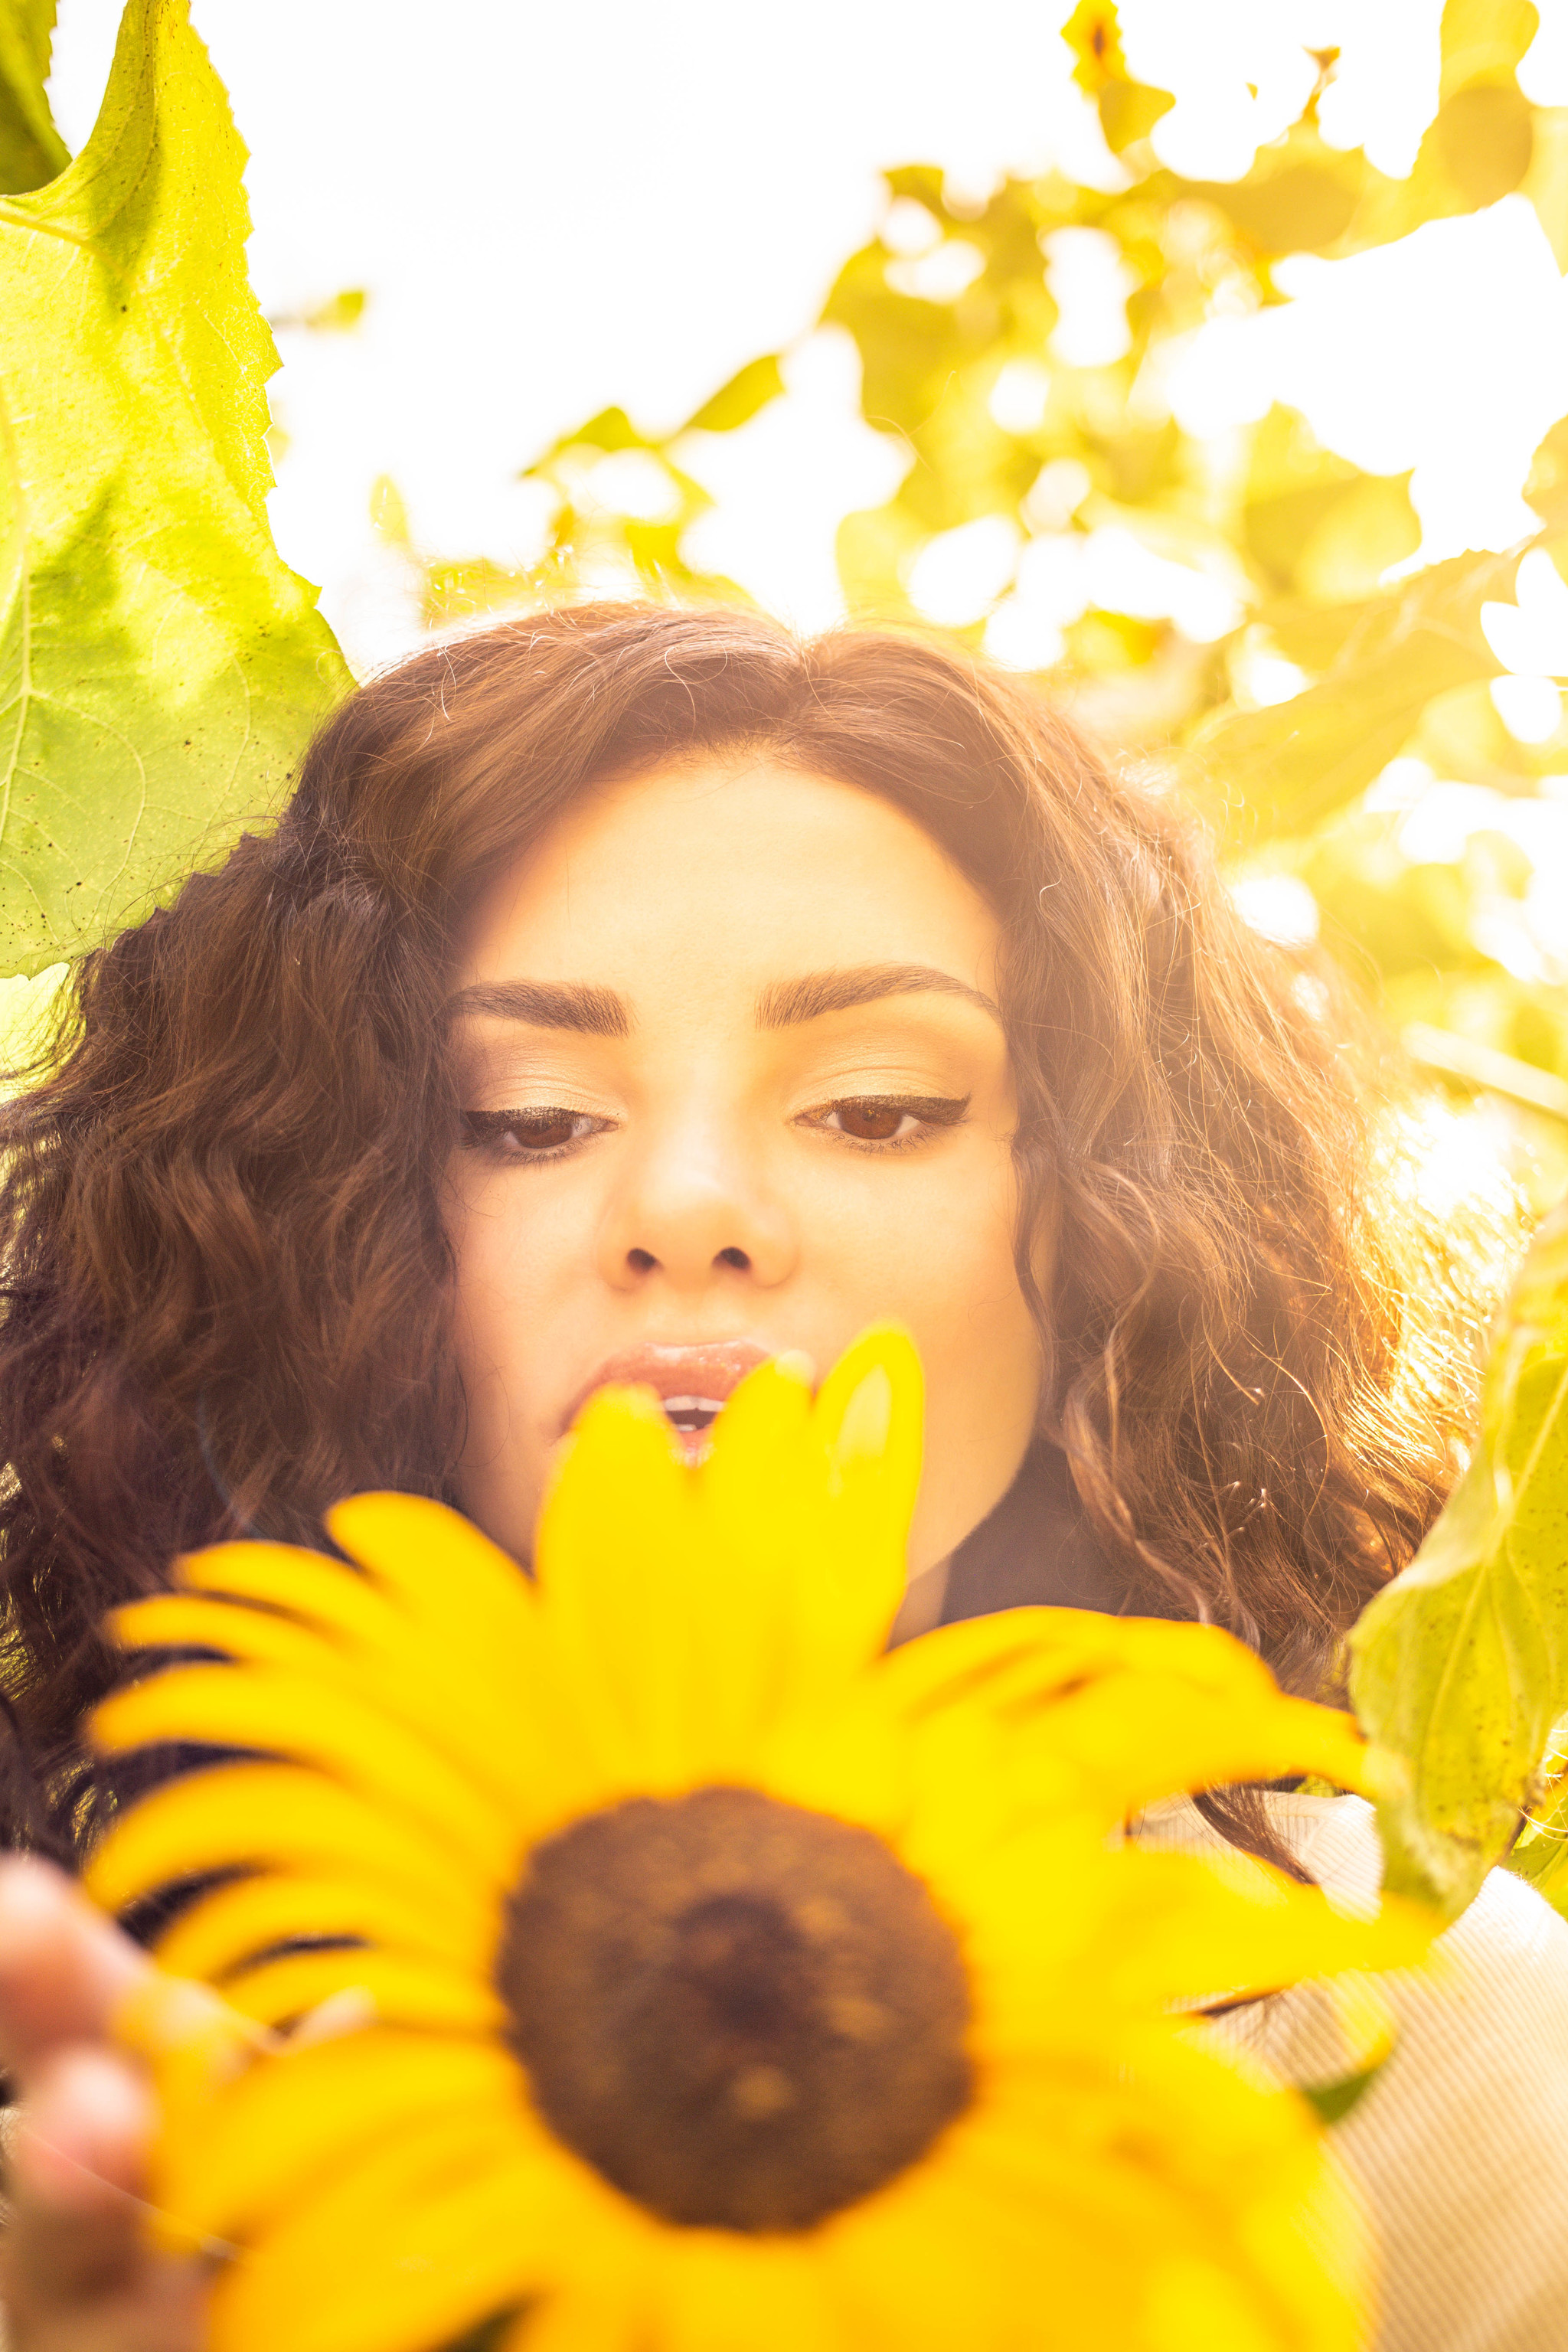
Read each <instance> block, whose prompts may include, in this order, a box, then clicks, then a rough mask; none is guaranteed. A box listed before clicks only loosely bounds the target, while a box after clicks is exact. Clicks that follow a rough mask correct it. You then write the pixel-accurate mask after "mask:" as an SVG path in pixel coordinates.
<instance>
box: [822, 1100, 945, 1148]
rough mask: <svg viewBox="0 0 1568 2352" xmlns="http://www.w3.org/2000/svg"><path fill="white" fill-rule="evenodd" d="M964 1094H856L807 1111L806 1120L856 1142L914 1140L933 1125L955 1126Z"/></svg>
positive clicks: (905, 1141)
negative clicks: (818, 1108)
mask: <svg viewBox="0 0 1568 2352" xmlns="http://www.w3.org/2000/svg"><path fill="white" fill-rule="evenodd" d="M968 1108H969V1097H968V1096H967V1095H963V1096H950V1095H855V1096H851V1097H844V1098H842V1099H840V1100H839V1101H837V1102H831V1103H824V1104H823V1106H822V1108H821V1109H820V1110H814V1111H808V1112H807V1113H806V1123H807V1124H808V1125H810V1126H812V1127H826V1129H829V1131H830V1132H831V1133H833V1134H836V1135H846V1136H847V1137H849V1139H851V1141H852V1142H855V1143H914V1142H918V1141H919V1140H920V1139H921V1137H923V1136H925V1135H928V1134H929V1133H930V1132H931V1129H933V1128H939V1127H956V1126H957V1125H958V1123H959V1121H960V1120H961V1119H962V1118H963V1114H964V1112H965V1111H966V1110H967V1109H968Z"/></svg>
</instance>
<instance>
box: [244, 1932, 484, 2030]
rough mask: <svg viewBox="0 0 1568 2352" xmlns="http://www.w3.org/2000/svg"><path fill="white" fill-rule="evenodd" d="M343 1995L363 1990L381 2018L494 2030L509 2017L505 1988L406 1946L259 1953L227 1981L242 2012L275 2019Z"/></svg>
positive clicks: (428, 2026) (368, 2009)
mask: <svg viewBox="0 0 1568 2352" xmlns="http://www.w3.org/2000/svg"><path fill="white" fill-rule="evenodd" d="M343 1995H363V2003H364V2015H365V2017H366V2019H367V2020H370V2019H374V2021H375V2022H376V2023H377V2024H381V2025H406V2026H409V2027H416V2028H418V2029H420V2030H421V2031H423V2032H428V2033H451V2034H468V2035H474V2036H487V2035H488V2036H491V2037H493V2036H495V2035H497V2034H499V2033H500V2032H501V2031H502V2030H503V2029H504V2027H505V2024H506V2015H507V2012H506V2008H505V2005H504V2003H503V2002H502V2000H501V1998H500V1994H499V1993H498V1992H497V1991H496V1990H494V1988H493V1986H492V1985H490V1984H489V1981H488V1980H487V1979H485V1978H484V1977H482V1976H479V1975H476V1974H475V1973H474V1972H473V1971H472V1970H471V1969H455V1968H452V1967H450V1966H449V1965H445V1964H443V1963H442V1962H441V1961H439V1960H427V1959H420V1958H414V1957H411V1956H410V1955H408V1954H407V1953H404V1952H375V1951H369V1950H363V1951H353V1950H341V1951H335V1952H289V1953H286V1954H284V1955H282V1956H281V1957H279V1958H277V1959H272V1960H258V1962H257V1963H256V1965H255V1967H253V1968H249V1969H245V1970H244V1971H243V1972H241V1973H240V1974H237V1975H236V1976H233V1977H231V1978H230V1979H229V1981H228V1983H227V1984H226V1985H225V1987H224V1998H225V2000H227V2001H229V2002H230V2003H231V2004H232V2006H233V2007H234V2008H236V2009H237V2010H238V2011H240V2013H241V2014H242V2015H243V2016H246V2017H254V2018H255V2019H256V2020H257V2021H258V2023H260V2024H262V2025H272V2026H279V2025H284V2024H288V2023H289V2022H290V2021H293V2020H294V2019H296V2018H300V2017H304V2016H306V2015H307V2014H308V2013H309V2011H311V2010H313V2009H318V2008H320V2007H321V2003H322V2002H323V2001H327V2000H334V1999H336V1998H338V1997H340V1996H343Z"/></svg>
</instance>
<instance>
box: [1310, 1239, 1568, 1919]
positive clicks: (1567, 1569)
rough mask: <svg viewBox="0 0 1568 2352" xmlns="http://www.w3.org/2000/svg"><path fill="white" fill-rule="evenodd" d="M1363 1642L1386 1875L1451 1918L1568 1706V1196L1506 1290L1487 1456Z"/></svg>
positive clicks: (1384, 1598)
mask: <svg viewBox="0 0 1568 2352" xmlns="http://www.w3.org/2000/svg"><path fill="white" fill-rule="evenodd" d="M1351 1652H1352V1670H1351V1695H1352V1699H1353V1700H1354V1703H1355V1708H1356V1713H1357V1715H1358V1716H1359V1717H1360V1718H1361V1721H1362V1724H1363V1727H1364V1729H1365V1731H1366V1733H1367V1736H1368V1738H1371V1739H1372V1740H1373V1741H1375V1742H1376V1743H1377V1744H1378V1745H1379V1746H1380V1747H1382V1748H1386V1749H1389V1750H1392V1752H1393V1755H1394V1759H1397V1766H1396V1769H1397V1770H1398V1771H1399V1773H1400V1774H1401V1775H1402V1776H1403V1778H1404V1782H1405V1785H1404V1786H1403V1787H1402V1788H1400V1789H1398V1790H1395V1791H1394V1793H1392V1794H1390V1795H1389V1796H1388V1797H1387V1798H1386V1800H1385V1801H1384V1803H1383V1805H1382V1806H1381V1807H1380V1816H1381V1826H1382V1830H1383V1839H1384V1851H1385V1853H1386V1855H1387V1864H1388V1871H1387V1876H1388V1884H1389V1885H1391V1886H1392V1887H1394V1889H1395V1890H1396V1891H1398V1892H1400V1893H1402V1894H1413V1895H1422V1896H1425V1897H1426V1899H1428V1900H1430V1901H1432V1902H1435V1903H1436V1904H1437V1905H1438V1906H1440V1907H1441V1908H1442V1909H1443V1910H1444V1911H1445V1912H1446V1913H1447V1914H1448V1915H1449V1916H1452V1915H1454V1914H1455V1913H1457V1912H1458V1911H1461V1910H1462V1909H1463V1908H1464V1906H1465V1905H1466V1904H1467V1903H1468V1902H1469V1900H1470V1898H1471V1897H1472V1896H1473V1895H1474V1894H1475V1893H1476V1890H1477V1889H1478V1887H1479V1885H1480V1883H1481V1880H1482V1878H1483V1877H1484V1876H1485V1874H1486V1873H1487V1871H1488V1870H1489V1868H1490V1867H1491V1865H1492V1864H1494V1863H1496V1862H1498V1861H1500V1859H1501V1858H1502V1857H1503V1856H1504V1855H1505V1854H1506V1853H1508V1851H1509V1848H1510V1844H1511V1843H1512V1841H1513V1837H1514V1834H1515V1832H1516V1831H1517V1829H1518V1827H1519V1819H1520V1814H1521V1811H1523V1810H1524V1809H1525V1808H1527V1807H1528V1806H1529V1804H1530V1803H1531V1799H1532V1798H1533V1797H1534V1795H1535V1794H1536V1792H1537V1790H1538V1789H1539V1787H1540V1785H1541V1780H1542V1761H1543V1759H1544V1758H1545V1756H1546V1753H1547V1748H1548V1744H1549V1742H1550V1740H1551V1738H1552V1727H1553V1726H1554V1724H1555V1723H1556V1722H1557V1720H1558V1718H1559V1717H1561V1716H1562V1715H1563V1713H1564V1711H1565V1710H1568V1204H1564V1206H1563V1207H1562V1208H1560V1209H1558V1210H1556V1211H1554V1212H1553V1213H1552V1215H1551V1216H1550V1217H1549V1218H1547V1219H1546V1221H1545V1222H1544V1223H1543V1224H1542V1226H1541V1227H1540V1229H1539V1231H1538V1232H1537V1234H1536V1237H1535V1241H1534V1243H1533V1244H1532V1246H1531V1251H1530V1255H1529V1256H1528V1258H1527V1259H1526V1261H1525V1265H1524V1269H1523V1272H1522V1274H1521V1277H1520V1280H1519V1282H1518V1285H1517V1286H1516V1288H1515V1290H1514V1294H1513V1297H1512V1298H1511V1299H1510V1302H1509V1306H1508V1308H1507V1311H1506V1313H1505V1315H1504V1318H1503V1322H1502V1328H1501V1333H1500V1339H1499V1341H1498V1345H1497V1348H1496V1350H1495V1352H1494V1354H1493V1356H1492V1359H1491V1362H1490V1365H1489V1369H1488V1372H1487V1378H1486V1383H1485V1388H1484V1391H1483V1395H1482V1404H1481V1429H1480V1437H1479V1443H1478V1444H1477V1448H1476V1453H1475V1457H1474V1459H1473V1461H1472V1462H1471V1464H1470V1466H1469V1468H1468V1471H1467V1472H1466V1473H1465V1475H1464V1477H1463V1478H1462V1479H1461V1480H1460V1482H1459V1485H1458V1487H1457V1488H1456V1489H1455V1492H1454V1494H1453V1496H1451V1498H1450V1500H1449V1502H1448V1505H1447V1508H1446V1510H1445V1511H1444V1512H1443V1514H1442V1517H1440V1518H1439V1519H1438V1521H1437V1524H1436V1527H1435V1528H1433V1529H1432V1532H1431V1534H1430V1535H1429V1536H1428V1537H1427V1538H1426V1542H1425V1543H1424V1544H1423V1545H1422V1547H1421V1549H1420V1551H1419V1553H1418V1554H1417V1555H1416V1558H1415V1560H1414V1561H1413V1563H1412V1564H1411V1566H1410V1567H1409V1568H1407V1569H1406V1570H1405V1573H1404V1574H1403V1575H1402V1576H1400V1577H1397V1578H1395V1580H1394V1582H1393V1583H1392V1584H1391V1585H1389V1586H1388V1587H1387V1588H1386V1589H1385V1590H1384V1591H1383V1592H1380V1593H1379V1594H1378V1596H1377V1598H1376V1599H1375V1600H1374V1601H1373V1602H1372V1604H1371V1606H1370V1607H1369V1608H1368V1609H1367V1610H1366V1611H1365V1612H1364V1613H1363V1617H1362V1620H1361V1622H1360V1623H1359V1624H1358V1625H1357V1626H1356V1628H1355V1631H1354V1632H1353V1633H1352V1636H1351Z"/></svg>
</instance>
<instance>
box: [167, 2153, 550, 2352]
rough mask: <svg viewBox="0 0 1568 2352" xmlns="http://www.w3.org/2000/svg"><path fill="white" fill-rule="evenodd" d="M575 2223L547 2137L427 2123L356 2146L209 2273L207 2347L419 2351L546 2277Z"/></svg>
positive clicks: (452, 2337)
mask: <svg viewBox="0 0 1568 2352" xmlns="http://www.w3.org/2000/svg"><path fill="white" fill-rule="evenodd" d="M581 2227H582V2215H581V2202H580V2200H579V2199H578V2197H577V2195H576V2194H575V2184H574V2179H573V2176H572V2174H571V2173H570V2172H569V2171H568V2170H567V2168H565V2167H564V2166H563V2165H558V2164H557V2163H556V2162H555V2161H554V2159H553V2158H552V2156H551V2154H550V2153H549V2152H548V2150H546V2149H543V2148H540V2149H537V2150H534V2151H532V2152H530V2153H526V2154H521V2155H519V2154H517V2153H515V2152H510V2153H509V2152H508V2145H507V2143H506V2141H505V2140H504V2139H503V2138H501V2137H500V2136H499V2135H498V2136H497V2137H496V2138H495V2139H493V2140H487V2138H486V2137H485V2136H484V2135H482V2134H479V2133H477V2132H475V2131H474V2130H472V2129H471V2128H465V2127H464V2126H453V2127H452V2128H451V2129H449V2130H443V2129H436V2128H432V2129H431V2130H429V2131H428V2132H426V2133H425V2134H423V2135H421V2137H420V2139H419V2141H418V2142H417V2143H416V2144H415V2145H412V2146H408V2147H403V2146H396V2147H390V2148H386V2149H384V2150H383V2151H382V2152H381V2153H380V2154H379V2155H376V2156H373V2157H366V2158H363V2159H362V2160H361V2161H360V2162H359V2163H357V2164H356V2165H355V2166H354V2168H353V2171H352V2173H350V2174H349V2175H348V2176H347V2177H345V2178H343V2179H340V2180H339V2181H337V2182H334V2183H331V2184H330V2185H328V2186H326V2187H324V2188H323V2189H321V2192H320V2193H319V2194H318V2195H317V2196H316V2197H315V2198H314V2199H313V2200H311V2202H310V2205H309V2206H308V2207H306V2208H304V2209H303V2210H300V2212H299V2213H297V2214H296V2215H295V2216H294V2217H293V2218H292V2220H290V2221H288V2222H287V2223H285V2224H284V2225H283V2226H282V2227H281V2228H279V2230H277V2231H274V2232H272V2233H271V2234H270V2235H269V2236H268V2239H267V2241H266V2242H265V2243H264V2244H263V2245H262V2246H261V2247H260V2248H259V2249H258V2251H257V2252H256V2253H255V2254H253V2255H252V2257H251V2258H250V2260H249V2261H248V2262H247V2263H239V2264H236V2265H235V2267H234V2268H233V2269H232V2270H231V2271H229V2272H228V2273H226V2274H224V2275H223V2276H221V2277H220V2278H219V2279H218V2280H217V2282H216V2286H215V2290H214V2294H213V2302H212V2347H211V2352H279V2347H280V2346H287V2347H288V2352H430V2347H431V2346H432V2345H435V2344H450V2343H454V2342H456V2341H457V2340H458V2338H459V2337H461V2336H463V2335H464V2334H466V2332H467V2331H468V2329H469V2328H471V2327H474V2326H477V2325H478V2324H479V2321H480V2320H483V2319H488V2318H489V2317H490V2316H491V2315H492V2314H494V2313H495V2312H498V2311H505V2310H507V2309H509V2308H511V2307H515V2306H516V2305H520V2304H522V2303H524V2302H526V2301H527V2300H528V2299H529V2298H530V2296H531V2295H532V2294H535V2293H537V2292H538V2291H539V2290H540V2289H541V2288H542V2287H544V2286H546V2285H547V2284H549V2281H550V2278H551V2275H552V2268H553V2263H554V2258H555V2252H556V2249H557V2248H559V2247H560V2246H562V2245H563V2244H564V2245H566V2246H568V2247H574V2251H575V2250H576V2249H575V2246H574V2238H575V2233H576V2232H577V2231H579V2230H580V2229H581Z"/></svg>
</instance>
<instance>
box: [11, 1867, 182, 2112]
mask: <svg viewBox="0 0 1568 2352" xmlns="http://www.w3.org/2000/svg"><path fill="white" fill-rule="evenodd" d="M148 1966H149V1963H148V1961H147V1958H146V1957H145V1955H144V1954H143V1953H142V1952H140V1951H138V1949H137V1948H136V1947H135V1945H134V1944H132V1942H131V1941H130V1940H129V1939H128V1938H127V1937H124V1936H122V1935H121V1933H120V1930H119V1929H118V1928H117V1927H115V1926H114V1925H113V1923H112V1921H110V1920H109V1919H106V1918H105V1917H104V1916H103V1915H102V1913H101V1912H99V1911H95V1910H94V1909H93V1907H92V1906H91V1905H90V1904H89V1902H88V1900H87V1898H86V1896H85V1895H82V1894H80V1893H79V1891H78V1889H77V1888H76V1887H75V1886H74V1885H72V1883H71V1881H70V1880H69V1879H68V1878H67V1877H66V1876H65V1875H64V1874H63V1873H62V1872H60V1871H58V1870H54V1869H51V1868H50V1866H49V1864H47V1863H44V1862H37V1861H34V1860H33V1859H32V1858H31V1857H30V1856H26V1855H14V1856H10V1857H8V1858H6V1859H5V1860H4V1861H0V2065H4V2066H5V2068H6V2069H7V2070H8V2071H9V2072H11V2073H14V2074H16V2075H17V2076H18V2077H19V2079H20V2081H21V2083H22V2084H23V2087H24V2088H25V2089H26V2088H30V2081H29V2077H30V2074H31V2073H32V2072H33V2071H34V2070H35V2069H36V2068H37V2065H38V2064H39V2063H41V2061H42V2060H43V2059H44V2058H46V2057H47V2054H48V2053H49V2052H51V2051H53V2050H56V2049H58V2048H59V2047H60V2046H61V2045H62V2044H68V2043H74V2042H96V2041H100V2040H101V2039H102V2038H103V2037H104V2036H105V2035H106V2034H107V2032H108V2031H109V2024H110V2017H111V2016H112V2014H113V2012H114V2011H115V2009H116V2008H117V2007H118V2005H119V2004H120V2002H121V2000H123V1999H124V1998H125V1996H126V1994H127V1993H128V1992H129V1991H130V1990H131V1987H132V1985H133V1984H134V1983H135V1982H136V1981H137V1979H139V1978H140V1977H142V1975H144V1974H145V1972H146V1970H147V1968H148Z"/></svg>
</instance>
